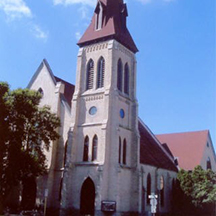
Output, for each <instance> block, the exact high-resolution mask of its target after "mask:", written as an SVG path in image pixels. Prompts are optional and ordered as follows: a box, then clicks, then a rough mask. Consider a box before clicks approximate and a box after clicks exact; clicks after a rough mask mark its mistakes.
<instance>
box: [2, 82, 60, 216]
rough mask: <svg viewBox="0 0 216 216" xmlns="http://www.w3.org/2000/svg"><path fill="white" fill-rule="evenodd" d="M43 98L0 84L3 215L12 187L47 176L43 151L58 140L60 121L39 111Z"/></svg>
mask: <svg viewBox="0 0 216 216" xmlns="http://www.w3.org/2000/svg"><path fill="white" fill-rule="evenodd" d="M40 99H41V94H40V93H38V92H36V91H32V90H29V89H17V90H14V91H10V89H9V87H8V84H6V83H0V112H1V113H0V137H1V139H0V150H1V152H0V162H1V165H0V178H1V179H0V214H1V211H2V207H3V200H5V198H6V196H7V194H9V193H10V189H11V188H12V187H11V186H16V185H18V184H19V183H20V182H25V181H26V179H28V178H32V177H34V178H36V177H37V176H39V175H42V174H44V173H45V172H46V170H47V166H46V157H45V155H44V150H49V147H50V141H51V140H56V139H58V138H59V135H58V132H57V128H58V127H59V126H60V120H59V118H58V117H57V116H56V114H53V113H51V111H50V108H49V107H47V106H44V107H42V108H40V107H39V103H40Z"/></svg>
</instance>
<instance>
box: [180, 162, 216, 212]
mask: <svg viewBox="0 0 216 216" xmlns="http://www.w3.org/2000/svg"><path fill="white" fill-rule="evenodd" d="M178 179H179V182H180V187H181V189H182V190H183V192H184V194H185V195H187V196H188V197H189V198H191V201H192V203H193V204H194V205H195V206H197V207H201V208H202V207H204V206H205V204H211V203H214V202H215V201H216V173H214V172H213V171H212V170H210V169H208V170H204V169H202V167H201V166H197V167H195V169H194V170H193V171H185V170H181V171H180V172H179V173H178Z"/></svg>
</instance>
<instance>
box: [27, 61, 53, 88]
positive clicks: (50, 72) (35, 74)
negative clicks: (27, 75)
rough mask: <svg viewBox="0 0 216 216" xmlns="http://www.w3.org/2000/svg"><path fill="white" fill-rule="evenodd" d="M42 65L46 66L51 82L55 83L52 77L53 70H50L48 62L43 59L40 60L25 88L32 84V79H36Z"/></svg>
mask: <svg viewBox="0 0 216 216" xmlns="http://www.w3.org/2000/svg"><path fill="white" fill-rule="evenodd" d="M43 67H46V68H47V70H48V72H49V74H50V77H51V79H52V81H53V83H54V84H55V85H56V80H55V77H54V75H53V72H52V70H51V68H50V66H49V63H48V62H47V60H46V59H43V61H42V62H41V64H40V65H39V67H38V69H37V70H36V72H35V73H34V75H33V77H32V78H31V80H30V82H29V84H28V86H27V88H31V86H32V84H33V83H34V81H35V80H36V79H37V77H38V75H39V73H40V72H41V70H42V68H43Z"/></svg>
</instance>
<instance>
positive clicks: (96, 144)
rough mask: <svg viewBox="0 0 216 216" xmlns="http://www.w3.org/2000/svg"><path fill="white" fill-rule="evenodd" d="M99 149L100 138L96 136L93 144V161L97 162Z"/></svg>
mask: <svg viewBox="0 0 216 216" xmlns="http://www.w3.org/2000/svg"><path fill="white" fill-rule="evenodd" d="M97 147H98V137H97V135H95V136H94V138H93V143H92V161H95V160H97Z"/></svg>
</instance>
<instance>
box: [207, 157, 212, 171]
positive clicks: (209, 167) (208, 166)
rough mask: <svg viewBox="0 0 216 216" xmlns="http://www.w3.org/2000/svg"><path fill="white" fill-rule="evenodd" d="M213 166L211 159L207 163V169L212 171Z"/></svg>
mask: <svg viewBox="0 0 216 216" xmlns="http://www.w3.org/2000/svg"><path fill="white" fill-rule="evenodd" d="M211 168H212V166H211V160H210V158H208V160H207V162H206V169H211Z"/></svg>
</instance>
